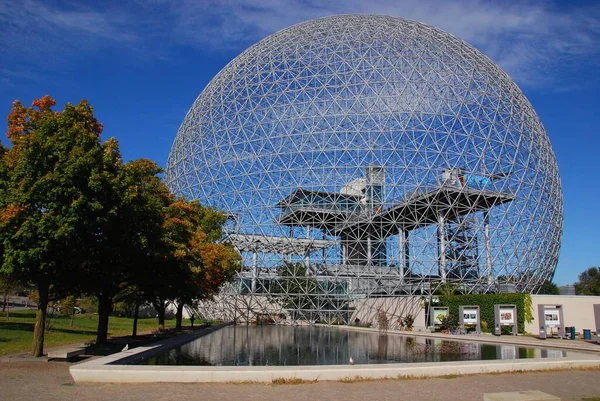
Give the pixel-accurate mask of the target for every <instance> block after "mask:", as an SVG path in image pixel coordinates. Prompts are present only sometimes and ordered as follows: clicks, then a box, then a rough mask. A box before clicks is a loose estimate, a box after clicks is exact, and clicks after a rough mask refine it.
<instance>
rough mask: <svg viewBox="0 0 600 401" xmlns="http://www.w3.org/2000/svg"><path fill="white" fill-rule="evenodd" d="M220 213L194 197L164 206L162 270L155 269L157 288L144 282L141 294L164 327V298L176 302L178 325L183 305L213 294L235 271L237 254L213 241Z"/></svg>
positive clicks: (220, 224) (217, 233) (218, 233)
mask: <svg viewBox="0 0 600 401" xmlns="http://www.w3.org/2000/svg"><path fill="white" fill-rule="evenodd" d="M225 220H226V217H225V215H224V214H223V213H222V212H220V211H217V210H215V209H213V208H210V207H204V206H202V205H201V204H200V203H199V202H198V201H187V200H185V199H181V198H180V199H174V198H173V199H172V200H171V202H170V203H169V204H168V206H167V207H166V209H165V215H164V223H163V228H162V229H163V234H162V236H163V247H162V249H161V252H158V253H157V255H156V257H157V259H156V261H157V263H164V264H165V268H162V269H155V271H156V272H157V274H159V275H160V276H161V279H160V280H158V281H160V282H161V285H160V286H157V285H155V284H153V283H152V282H147V283H146V285H144V286H142V287H143V292H144V293H145V294H146V296H147V297H148V300H150V301H151V302H152V304H153V305H154V307H155V308H156V309H157V311H158V312H159V327H160V326H161V325H164V309H165V305H166V303H167V301H173V302H174V303H175V305H176V314H175V316H176V326H175V327H176V329H181V323H182V317H183V309H184V306H185V305H192V304H194V303H195V302H197V301H198V300H201V299H207V298H209V297H211V296H212V295H214V294H215V293H216V292H217V291H218V290H219V288H220V287H221V285H222V284H223V283H225V282H226V281H227V280H229V279H230V278H231V277H232V276H233V275H234V274H235V273H236V272H237V271H238V270H239V267H240V266H239V261H240V256H239V254H238V253H237V252H236V251H235V250H234V249H233V248H232V247H231V246H229V245H224V244H218V243H217V241H218V240H219V239H220V238H221V236H222V227H223V224H224V223H225Z"/></svg>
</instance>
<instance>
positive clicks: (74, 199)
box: [0, 96, 102, 356]
mask: <svg viewBox="0 0 600 401" xmlns="http://www.w3.org/2000/svg"><path fill="white" fill-rule="evenodd" d="M55 104H56V102H55V101H54V100H53V99H52V98H51V97H49V96H44V97H43V98H41V99H38V100H35V101H34V102H33V105H32V107H29V108H27V107H24V106H23V105H22V104H21V103H20V102H19V101H15V102H13V107H12V111H11V113H10V114H9V116H8V133H7V136H8V138H9V140H10V142H11V147H10V149H8V150H3V152H2V153H3V155H2V156H3V163H4V164H5V166H6V169H7V175H8V178H7V186H6V195H5V199H4V201H3V202H2V203H3V205H2V214H1V215H0V225H1V227H0V228H1V230H2V232H3V234H2V236H3V245H4V247H5V249H4V261H3V264H2V270H3V271H4V272H5V273H6V274H9V275H11V276H12V277H14V278H15V279H18V280H20V281H22V282H25V283H31V284H32V285H33V286H35V288H36V289H37V291H38V294H39V302H38V307H37V313H36V323H35V328H34V340H33V349H32V355H34V356H41V355H42V354H43V346H44V328H45V323H46V310H47V306H48V302H49V300H51V298H62V297H63V296H64V295H67V294H68V293H70V292H72V291H73V288H74V287H75V286H77V284H78V281H77V280H76V277H77V275H76V274H75V273H76V271H77V270H78V269H79V267H80V266H81V264H82V263H83V261H84V260H85V257H86V255H85V249H86V247H85V244H84V243H82V238H84V236H83V233H84V232H85V231H86V230H87V223H88V219H87V216H89V215H90V213H91V212H92V211H93V208H94V207H95V206H96V202H95V201H94V199H93V195H94V190H93V188H92V185H91V182H90V177H91V176H92V175H93V174H94V172H95V171H96V170H97V169H98V167H99V165H100V161H101V158H102V146H101V142H100V133H101V132H102V125H101V124H100V123H99V122H98V121H97V120H96V118H95V117H94V115H93V109H92V107H91V106H90V105H89V103H88V102H87V101H85V100H82V101H80V102H79V103H78V104H77V105H72V104H67V105H66V106H65V108H64V110H63V111H62V112H54V111H53V110H52V107H53V106H54V105H55Z"/></svg>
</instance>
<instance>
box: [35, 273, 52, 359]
mask: <svg viewBox="0 0 600 401" xmlns="http://www.w3.org/2000/svg"><path fill="white" fill-rule="evenodd" d="M48 292H49V288H48V285H44V284H39V285H38V295H39V297H40V300H39V302H38V306H37V311H36V313H35V327H34V329H33V347H32V351H31V355H32V356H34V357H36V358H37V357H40V356H42V355H44V332H45V331H46V313H47V308H48Z"/></svg>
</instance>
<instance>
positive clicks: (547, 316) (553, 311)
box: [538, 304, 565, 339]
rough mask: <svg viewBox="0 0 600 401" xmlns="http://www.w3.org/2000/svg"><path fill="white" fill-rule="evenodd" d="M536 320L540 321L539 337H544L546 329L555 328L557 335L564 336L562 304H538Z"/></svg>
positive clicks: (545, 336) (551, 329) (546, 334)
mask: <svg viewBox="0 0 600 401" xmlns="http://www.w3.org/2000/svg"><path fill="white" fill-rule="evenodd" d="M538 321H539V322H540V338H541V339H546V338H547V336H548V331H551V332H553V331H554V330H553V329H557V332H558V337H559V338H563V337H564V336H565V323H564V316H563V307H562V305H547V304H545V305H544V304H542V305H538Z"/></svg>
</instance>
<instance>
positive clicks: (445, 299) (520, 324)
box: [435, 294, 533, 333]
mask: <svg viewBox="0 0 600 401" xmlns="http://www.w3.org/2000/svg"><path fill="white" fill-rule="evenodd" d="M438 298H439V300H440V302H439V304H436V305H435V306H447V307H448V308H449V309H450V313H451V314H454V315H458V307H459V306H460V305H479V309H480V313H481V321H486V322H487V323H488V327H487V329H486V330H484V328H483V325H482V327H481V329H482V331H487V332H493V331H494V305H497V304H503V305H516V306H517V328H518V331H519V333H523V332H525V322H526V321H527V322H531V321H532V319H533V314H532V313H533V312H532V309H531V308H532V306H531V295H529V294H473V295H439V296H438Z"/></svg>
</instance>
